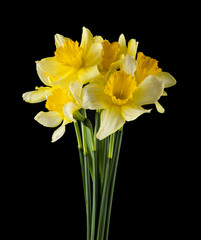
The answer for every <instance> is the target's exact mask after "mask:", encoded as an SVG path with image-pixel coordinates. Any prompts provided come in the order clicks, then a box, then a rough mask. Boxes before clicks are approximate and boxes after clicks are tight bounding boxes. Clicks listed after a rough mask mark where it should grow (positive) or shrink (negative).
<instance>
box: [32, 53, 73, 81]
mask: <svg viewBox="0 0 201 240" xmlns="http://www.w3.org/2000/svg"><path fill="white" fill-rule="evenodd" d="M36 67H37V72H38V75H39V77H40V79H41V81H42V82H43V83H44V84H46V85H55V84H56V85H59V86H63V85H65V84H66V82H68V80H70V79H72V76H73V75H74V74H75V69H73V68H72V67H68V66H65V65H63V64H62V63H59V62H57V61H56V60H55V57H49V58H44V59H42V60H41V61H37V62H36Z"/></svg>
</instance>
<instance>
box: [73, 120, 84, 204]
mask: <svg viewBox="0 0 201 240" xmlns="http://www.w3.org/2000/svg"><path fill="white" fill-rule="evenodd" d="M74 127H75V132H76V136H77V143H78V152H79V158H80V167H81V174H82V182H83V190H84V199H85V201H86V193H85V174H84V156H83V147H82V138H81V134H80V129H79V125H78V122H77V121H76V122H74Z"/></svg>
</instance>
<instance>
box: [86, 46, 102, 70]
mask: <svg viewBox="0 0 201 240" xmlns="http://www.w3.org/2000/svg"><path fill="white" fill-rule="evenodd" d="M103 53H104V52H103V46H102V44H101V43H94V44H92V45H91V47H90V49H89V50H88V53H87V54H86V55H85V57H84V66H85V67H90V66H93V65H98V64H99V63H100V62H101V61H102V56H103Z"/></svg>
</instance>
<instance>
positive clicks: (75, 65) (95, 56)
mask: <svg viewBox="0 0 201 240" xmlns="http://www.w3.org/2000/svg"><path fill="white" fill-rule="evenodd" d="M102 41H103V39H102V37H100V36H96V37H93V35H92V34H91V32H90V31H89V30H88V29H87V28H85V27H83V32H82V39H81V44H80V45H79V43H78V42H77V41H73V40H71V39H69V38H66V37H63V36H62V35H60V34H56V35H55V44H56V51H55V56H54V57H48V58H44V59H42V60H41V61H37V62H36V67H37V72H38V75H39V77H40V79H41V81H42V82H43V83H44V84H45V85H48V86H55V85H57V86H61V87H64V88H66V87H67V86H68V84H69V83H70V82H72V81H79V82H81V83H82V84H85V83H87V82H89V81H91V80H94V79H95V78H96V77H98V76H99V75H100V73H99V71H98V68H97V65H98V64H99V63H100V62H101V61H102V56H103V47H102V44H101V42H102Z"/></svg>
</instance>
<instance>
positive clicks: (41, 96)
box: [23, 82, 82, 142]
mask: <svg viewBox="0 0 201 240" xmlns="http://www.w3.org/2000/svg"><path fill="white" fill-rule="evenodd" d="M81 91H82V83H80V82H71V83H70V85H69V88H68V89H67V88H63V87H60V86H52V87H41V88H37V90H36V91H31V92H27V93H24V94H23V98H24V100H25V101H26V102H29V103H37V102H41V101H44V100H47V101H46V104H45V107H46V108H47V109H48V110H49V111H48V112H43V111H41V112H39V113H38V114H37V115H36V116H35V118H34V119H35V120H36V121H37V122H39V123H40V124H42V125H43V126H45V127H57V126H59V125H60V124H61V123H62V124H61V126H60V127H59V128H58V129H57V130H56V131H54V133H53V135H52V142H55V141H57V140H58V139H59V138H61V137H62V136H63V134H64V133H65V126H66V125H67V124H68V123H71V122H73V121H75V119H74V118H73V114H74V112H75V111H77V110H79V109H80V108H81Z"/></svg>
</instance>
